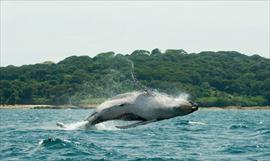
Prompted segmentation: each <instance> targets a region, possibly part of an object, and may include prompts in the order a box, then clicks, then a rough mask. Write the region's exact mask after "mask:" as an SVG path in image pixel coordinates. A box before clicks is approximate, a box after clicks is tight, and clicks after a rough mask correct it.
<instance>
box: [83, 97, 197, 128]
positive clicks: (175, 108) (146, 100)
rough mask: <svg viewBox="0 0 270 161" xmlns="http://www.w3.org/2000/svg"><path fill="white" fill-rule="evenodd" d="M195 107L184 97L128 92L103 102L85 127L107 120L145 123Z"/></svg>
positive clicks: (188, 111)
mask: <svg viewBox="0 0 270 161" xmlns="http://www.w3.org/2000/svg"><path fill="white" fill-rule="evenodd" d="M197 109H198V106H197V105H196V104H194V103H192V102H189V101H187V100H185V99H180V98H173V97H170V96H167V95H164V94H157V93H156V94H149V93H147V92H130V93H124V94H120V95H117V96H115V97H113V98H111V99H109V100H107V101H105V102H103V103H102V104H101V105H100V106H98V107H97V108H96V110H95V112H94V113H93V114H92V115H90V116H89V117H88V118H87V119H86V120H87V121H88V123H87V127H90V126H92V125H95V124H98V123H100V122H104V121H109V120H129V121H131V120H137V121H141V122H140V123H139V124H145V123H148V122H153V121H160V120H164V119H169V118H173V117H176V116H183V115H187V114H189V113H192V112H194V111H196V110H197ZM137 124H138V123H136V124H134V125H136V126H137ZM128 127H130V126H128ZM123 128H125V127H123Z"/></svg>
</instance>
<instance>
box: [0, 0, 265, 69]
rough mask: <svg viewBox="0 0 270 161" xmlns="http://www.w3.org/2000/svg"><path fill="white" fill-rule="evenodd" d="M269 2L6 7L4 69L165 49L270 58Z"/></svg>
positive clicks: (70, 3) (20, 3)
mask: <svg viewBox="0 0 270 161" xmlns="http://www.w3.org/2000/svg"><path fill="white" fill-rule="evenodd" d="M269 5H270V2H269V1H257V2H256V1H237V2H235V1H219V2H215V1H191V2H188V1H169V2H165V1H156V2H155V1H129V2H124V1H101V2H98V1H92V2H91V1H79V2H75V1H57V2H54V1H38V2H34V1H1V46H0V47H1V50H0V51H1V61H0V62H1V66H7V65H15V66H20V65H25V64H35V63H42V62H44V61H53V62H59V61H61V60H63V59H64V58H66V57H68V56H71V55H78V56H79V55H88V56H91V57H93V56H95V55H97V54H98V53H101V52H107V51H114V52H116V53H122V54H130V53H131V52H132V51H134V50H136V49H145V50H149V51H151V50H152V49H154V48H159V49H160V50H161V51H165V50H166V49H184V50H185V51H187V52H189V53H198V52H200V51H238V52H241V53H243V54H246V55H254V54H258V55H260V56H262V57H265V58H270V51H269V50H270V49H269V43H270V42H269V34H270V33H269V28H270V27H269V19H270V18H269V12H270V11H269Z"/></svg>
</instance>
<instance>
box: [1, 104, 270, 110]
mask: <svg viewBox="0 0 270 161" xmlns="http://www.w3.org/2000/svg"><path fill="white" fill-rule="evenodd" d="M98 105H99V104H81V105H0V109H95V108H96V107H97V106H98ZM199 109H200V110H270V106H225V107H200V108H199Z"/></svg>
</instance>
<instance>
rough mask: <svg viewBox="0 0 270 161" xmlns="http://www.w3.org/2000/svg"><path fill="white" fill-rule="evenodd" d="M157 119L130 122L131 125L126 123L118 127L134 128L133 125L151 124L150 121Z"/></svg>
mask: <svg viewBox="0 0 270 161" xmlns="http://www.w3.org/2000/svg"><path fill="white" fill-rule="evenodd" d="M155 121H157V120H156V119H154V120H148V121H140V122H135V123H133V124H129V125H125V126H116V127H117V128H119V129H128V128H133V127H136V126H139V125H145V124H149V123H151V122H155Z"/></svg>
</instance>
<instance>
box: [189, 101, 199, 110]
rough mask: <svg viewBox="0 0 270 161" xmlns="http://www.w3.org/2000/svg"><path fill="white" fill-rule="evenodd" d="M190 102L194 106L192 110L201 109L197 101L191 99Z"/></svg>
mask: <svg viewBox="0 0 270 161" xmlns="http://www.w3.org/2000/svg"><path fill="white" fill-rule="evenodd" d="M190 104H191V105H192V107H191V108H192V112H194V111H197V110H198V109H199V105H198V104H197V103H195V102H191V101H190Z"/></svg>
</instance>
